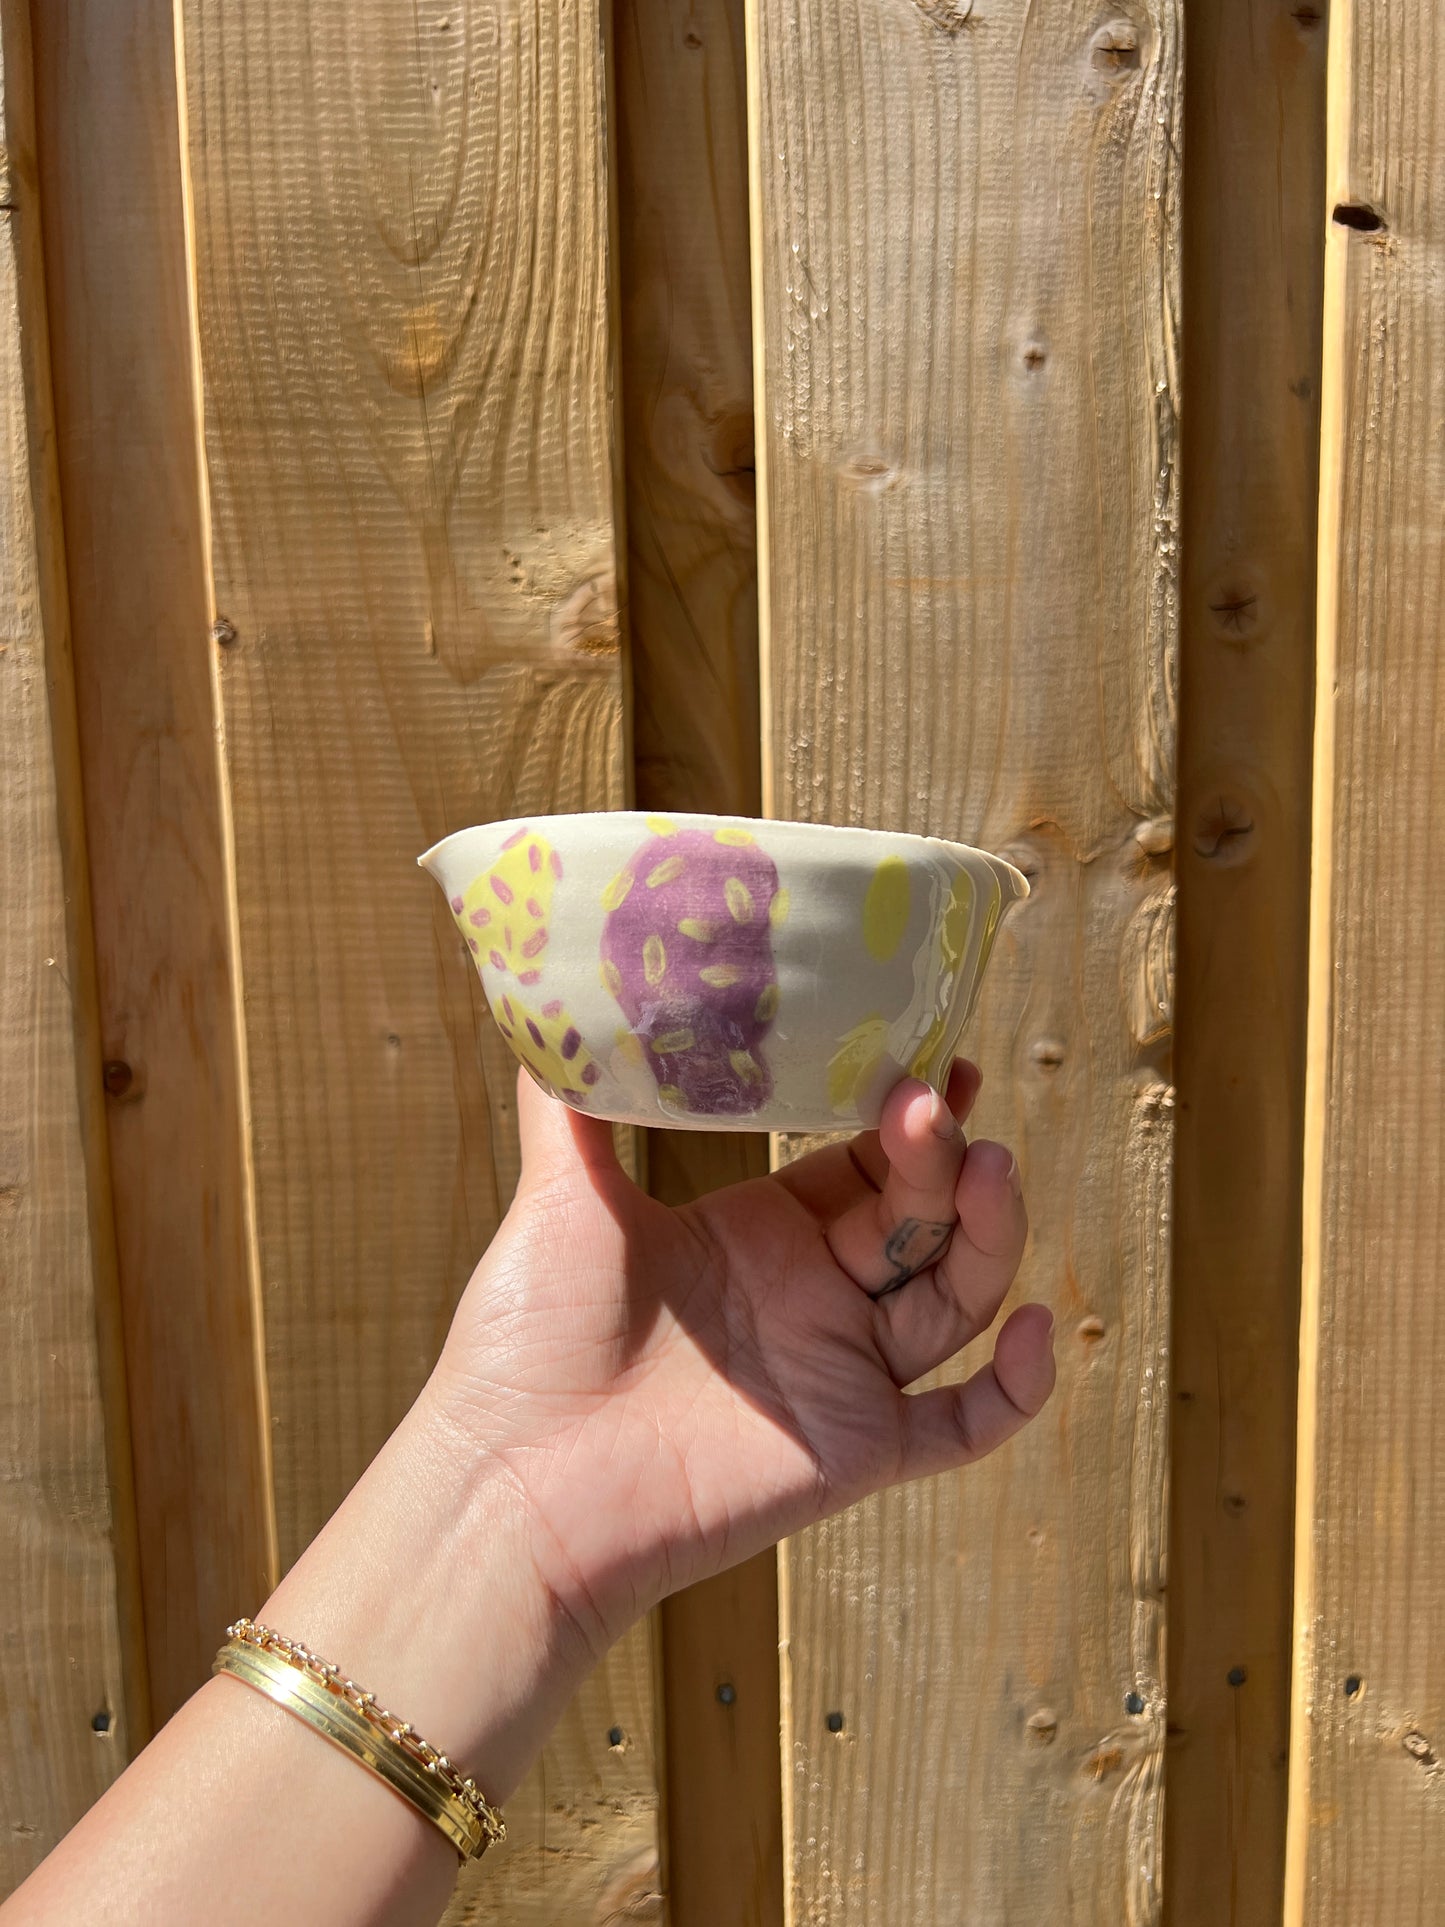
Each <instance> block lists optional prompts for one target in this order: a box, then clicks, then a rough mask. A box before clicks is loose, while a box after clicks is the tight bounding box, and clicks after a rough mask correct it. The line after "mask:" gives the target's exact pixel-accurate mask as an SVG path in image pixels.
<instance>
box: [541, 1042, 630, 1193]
mask: <svg viewBox="0 0 1445 1927" xmlns="http://www.w3.org/2000/svg"><path fill="white" fill-rule="evenodd" d="M517 1123H518V1126H519V1129H520V1131H521V1138H522V1187H523V1188H524V1189H530V1188H531V1187H532V1186H534V1185H537V1184H554V1183H555V1182H556V1181H557V1179H558V1178H560V1177H564V1176H566V1175H568V1174H573V1175H576V1174H581V1173H585V1174H586V1175H587V1176H589V1177H591V1178H594V1179H595V1178H602V1177H615V1176H620V1175H621V1166H620V1165H619V1164H618V1162H617V1149H616V1146H615V1145H614V1143H613V1141H612V1126H611V1125H610V1124H609V1123H608V1122H607V1121H606V1119H605V1118H600V1117H590V1116H589V1115H588V1114H587V1112H585V1111H574V1110H573V1109H572V1108H571V1106H570V1105H568V1104H564V1103H563V1102H562V1100H561V1099H560V1098H557V1097H553V1096H551V1095H550V1094H549V1093H548V1092H547V1091H545V1090H543V1088H542V1086H541V1085H540V1084H539V1083H537V1082H536V1080H535V1079H534V1078H533V1077H532V1075H531V1073H530V1072H529V1071H528V1070H527V1069H526V1068H525V1066H524V1067H523V1068H522V1069H521V1070H519V1071H518V1073H517Z"/></svg>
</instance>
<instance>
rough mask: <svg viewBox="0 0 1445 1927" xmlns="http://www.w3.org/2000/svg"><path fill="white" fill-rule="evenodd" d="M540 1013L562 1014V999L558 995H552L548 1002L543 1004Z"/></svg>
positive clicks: (558, 1015) (545, 1014) (548, 1015)
mask: <svg viewBox="0 0 1445 1927" xmlns="http://www.w3.org/2000/svg"><path fill="white" fill-rule="evenodd" d="M542 1015H543V1016H544V1017H560V1016H561V1015H562V999H561V998H560V997H554V998H553V999H552V1001H551V1003H550V1004H543V1006H542Z"/></svg>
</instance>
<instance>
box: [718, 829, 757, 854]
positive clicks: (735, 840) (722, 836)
mask: <svg viewBox="0 0 1445 1927" xmlns="http://www.w3.org/2000/svg"><path fill="white" fill-rule="evenodd" d="M752 840H753V839H752V837H751V836H750V835H749V834H748V832H747V831H746V830H734V829H727V830H714V832H713V842H714V843H730V844H732V846H733V847H734V848H735V849H743V848H745V847H746V846H747V845H748V844H749V843H751V842H752Z"/></svg>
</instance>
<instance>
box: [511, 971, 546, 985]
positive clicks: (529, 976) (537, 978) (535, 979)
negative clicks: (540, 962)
mask: <svg viewBox="0 0 1445 1927" xmlns="http://www.w3.org/2000/svg"><path fill="white" fill-rule="evenodd" d="M541 981H542V973H541V971H540V970H519V971H518V972H517V982H518V983H519V984H539V983H541Z"/></svg>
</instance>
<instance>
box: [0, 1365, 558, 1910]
mask: <svg viewBox="0 0 1445 1927" xmlns="http://www.w3.org/2000/svg"><path fill="white" fill-rule="evenodd" d="M255 1604H256V1602H253V1601H244V1600H242V1601H238V1602H237V1611H238V1613H239V1612H241V1611H243V1610H247V1609H253V1608H254V1607H255ZM256 1617H258V1618H260V1619H262V1620H263V1621H264V1622H265V1623H266V1624H267V1625H269V1626H272V1627H274V1628H275V1629H276V1630H277V1631H278V1632H282V1633H285V1634H286V1635H287V1636H288V1637H289V1638H292V1639H295V1640H299V1641H301V1642H302V1643H303V1644H305V1645H307V1646H308V1647H310V1648H311V1649H312V1650H313V1651H315V1652H318V1653H320V1654H322V1655H323V1656H324V1657H325V1658H327V1659H329V1660H332V1661H334V1662H335V1663H336V1664H337V1665H338V1666H339V1667H340V1668H341V1670H342V1671H343V1673H346V1674H349V1675H350V1677H352V1678H353V1679H355V1680H356V1681H357V1682H358V1683H359V1684H360V1685H362V1686H364V1687H366V1688H367V1689H368V1690H369V1691H371V1692H373V1693H374V1694H375V1695H376V1697H377V1699H378V1700H379V1701H380V1702H381V1703H382V1704H383V1705H385V1706H387V1707H389V1708H390V1709H391V1710H392V1711H393V1712H394V1713H396V1714H397V1715H398V1716H399V1717H400V1718H403V1719H406V1720H409V1721H410V1722H411V1724H412V1725H413V1727H414V1728H415V1729H416V1730H417V1731H418V1732H419V1733H421V1734H423V1735H424V1736H425V1737H426V1738H427V1739H429V1740H430V1741H432V1743H433V1744H434V1745H436V1746H438V1747H440V1748H442V1749H443V1750H444V1751H445V1752H446V1753H448V1754H449V1756H450V1757H451V1758H452V1759H453V1760H454V1761H455V1762H456V1763H457V1764H458V1765H460V1766H462V1767H464V1768H465V1769H466V1770H467V1771H468V1772H470V1773H471V1774H472V1776H473V1778H474V1779H475V1780H476V1782H477V1784H478V1785H479V1786H480V1787H481V1789H482V1791H483V1792H484V1793H485V1794H486V1795H487V1797H488V1798H489V1799H490V1800H492V1801H493V1802H494V1803H501V1802H502V1801H504V1800H505V1799H506V1798H507V1796H508V1795H509V1794H510V1793H511V1792H512V1791H513V1790H514V1789H515V1787H516V1786H517V1784H518V1782H519V1781H520V1780H521V1778H522V1777H523V1775H524V1774H525V1773H526V1771H527V1769H528V1767H529V1766H530V1764H531V1762H532V1760H533V1759H534V1758H535V1756H536V1754H537V1753H538V1752H539V1751H540V1748H541V1746H542V1743H543V1741H544V1739H545V1738H546V1735H547V1733H548V1731H549V1730H550V1728H551V1726H552V1724H553V1722H554V1721H555V1719H556V1717H557V1715H558V1713H559V1712H560V1711H561V1709H562V1707H563V1706H564V1705H565V1703H566V1701H567V1700H568V1698H569V1697H570V1696H571V1694H572V1692H573V1691H574V1690H575V1688H576V1686H577V1684H578V1683H579V1682H580V1680H581V1679H582V1677H583V1676H584V1675H585V1673H586V1671H587V1670H588V1668H589V1666H590V1665H591V1663H592V1660H593V1657H594V1653H593V1643H592V1638H591V1633H590V1629H584V1628H583V1627H581V1626H579V1624H578V1619H577V1616H576V1608H575V1605H574V1603H573V1602H570V1601H567V1600H565V1599H563V1598H562V1597H560V1596H559V1588H558V1587H557V1586H556V1585H555V1584H553V1583H552V1582H551V1581H550V1580H544V1579H543V1577H542V1575H541V1572H540V1569H539V1564H538V1560H537V1557H536V1546H535V1541H534V1528H533V1524H532V1520H531V1518H530V1515H529V1512H528V1509H527V1506H526V1503H525V1501H524V1500H523V1498H522V1496H521V1495H520V1493H519V1491H518V1489H517V1487H516V1486H515V1485H514V1484H513V1483H512V1482H511V1480H510V1479H509V1478H508V1477H507V1476H506V1475H505V1474H504V1473H503V1471H502V1470H501V1468H500V1467H499V1466H496V1465H495V1464H489V1463H488V1462H487V1461H485V1460H484V1459H481V1460H479V1459H478V1458H477V1456H476V1455H475V1454H474V1453H472V1452H469V1451H468V1450H467V1449H466V1448H465V1447H464V1446H462V1445H459V1444H458V1443H457V1442H456V1441H455V1440H454V1438H453V1437H452V1435H451V1433H450V1432H449V1431H448V1429H447V1428H446V1425H445V1422H444V1421H443V1420H441V1419H440V1417H439V1416H438V1414H437V1413H436V1411H435V1409H434V1407H433V1405H432V1403H431V1402H430V1400H429V1398H428V1397H427V1396H424V1397H423V1400H422V1401H421V1403H420V1404H419V1405H418V1406H417V1407H416V1408H415V1409H414V1410H413V1412H412V1413H411V1414H410V1415H409V1417H408V1418H407V1420H406V1421H405V1422H404V1423H403V1425H402V1426H401V1427H400V1428H399V1429H398V1431H397V1432H396V1434H395V1435H394V1436H393V1438H392V1439H391V1440H390V1441H389V1443H388V1444H387V1446H386V1447H385V1449H384V1450H383V1451H382V1453H381V1454H380V1456H379V1457H378V1458H377V1459H376V1460H375V1461H374V1463H373V1464H372V1466H371V1467H370V1469H369V1470H368V1471H367V1473H366V1475H365V1477H364V1478H363V1479H362V1480H361V1482H360V1483H359V1484H358V1485H357V1487H356V1488H355V1490H354V1491H353V1492H352V1493H351V1495H350V1497H349V1498H348V1499H347V1501H346V1503H345V1504H344V1505H343V1506H342V1508H341V1510H340V1511H339V1512H338V1513H337V1514H336V1516H335V1518H334V1519H333V1520H332V1521H331V1522H330V1524H329V1525H328V1526H327V1527H326V1529H325V1531H324V1532H323V1533H322V1534H321V1536H320V1537H319V1538H318V1539H317V1540H316V1541H315V1543H314V1544H313V1545H312V1546H311V1547H310V1548H309V1550H308V1551H307V1552H306V1554H305V1555H304V1556H303V1558H302V1559H301V1560H300V1561H299V1562H298V1563H297V1565H296V1566H295V1567H294V1568H293V1569H292V1571H291V1572H290V1573H288V1574H287V1576H286V1578H285V1579H284V1580H283V1581H282V1583H281V1585H280V1587H279V1588H278V1589H277V1591H276V1593H275V1594H274V1595H273V1597H272V1598H271V1599H270V1600H268V1601H267V1602H266V1603H265V1605H264V1607H263V1608H261V1609H260V1610H259V1611H257V1612H256ZM224 1630H225V1629H224V1628H223V1627H218V1628H217V1629H216V1640H217V1644H218V1645H219V1644H220V1643H221V1641H222V1639H223V1637H224ZM456 1874H457V1856H456V1854H455V1852H454V1850H453V1849H452V1848H451V1847H450V1846H449V1845H448V1844H447V1842H446V1841H445V1840H444V1839H443V1837H442V1835H441V1834H440V1833H439V1832H438V1831H437V1830H436V1828H435V1827H433V1826H432V1825H431V1824H430V1823H429V1822H428V1821H426V1820H424V1819H423V1818H422V1817H421V1816H420V1815H418V1814H417V1813H415V1812H414V1811H413V1809H412V1808H411V1807H409V1806H408V1805H407V1804H406V1803H405V1802H404V1801H403V1800H401V1799H400V1798H399V1797H398V1796H396V1795H395V1794H393V1793H392V1792H391V1791H390V1790H389V1789H388V1788H386V1787H384V1786H383V1785H382V1784H381V1783H380V1781H378V1780H376V1779H375V1778H373V1776H372V1775H371V1774H370V1773H368V1772H366V1771H365V1770H364V1769H363V1768H362V1767H361V1766H360V1765H359V1764H358V1763H357V1762H356V1761H355V1760H352V1759H349V1758H347V1757H346V1756H345V1755H344V1754H342V1753H341V1752H339V1751H337V1750H336V1749H335V1748H334V1747H332V1746H330V1745H328V1744H327V1743H326V1742H325V1741H324V1740H323V1739H322V1738H321V1737H320V1736H319V1735H318V1734H317V1733H315V1732H314V1731H312V1730H310V1729H309V1728H308V1727H306V1726H305V1725H303V1724H302V1722H301V1721H300V1720H298V1719H297V1718H295V1717H294V1716H293V1715H292V1714H290V1713H288V1712H286V1711H284V1710H283V1709H282V1708H281V1707H279V1706H276V1705H274V1704H273V1703H272V1702H271V1701H269V1700H267V1699H266V1698H264V1697H263V1696H262V1695H261V1694H259V1693H257V1692H255V1691H253V1690H252V1689H250V1688H249V1687H247V1686H244V1685H242V1684H241V1683H240V1682H239V1681H236V1680H233V1679H229V1678H218V1679H213V1680H211V1681H210V1682H208V1683H207V1684H206V1685H205V1686H204V1687H203V1688H202V1689H201V1691H200V1692H198V1693H197V1694H196V1695H195V1696H194V1698H192V1699H191V1700H190V1701H189V1702H188V1703H187V1704H186V1705H185V1706H184V1707H183V1708H182V1709H181V1711H180V1712H179V1713H178V1714H177V1715H176V1717H175V1718H174V1719H173V1720H172V1721H171V1722H170V1723H169V1725H168V1726H167V1727H166V1728H165V1729H164V1731H163V1732H162V1733H160V1734H159V1735H158V1736H157V1738H156V1740H155V1741H154V1742H153V1743H152V1745H151V1746H149V1747H148V1748H147V1749H146V1750H145V1752H144V1753H142V1754H141V1755H140V1757H139V1758H138V1759H137V1760H136V1761H135V1763H134V1764H133V1765H132V1766H131V1767H130V1768H129V1769H128V1770H127V1771H126V1773H125V1774H124V1775H122V1777H121V1779H120V1780H119V1781H117V1783H116V1785H115V1786H114V1787H112V1788H111V1790H110V1791H109V1792H108V1793H107V1794H106V1796H105V1797H104V1799H102V1800H101V1801H100V1802H98V1803H97V1805H96V1806H95V1807H94V1808H93V1809H92V1810H91V1812H90V1813H89V1814H88V1815H87V1816H86V1817H85V1819H84V1820H82V1821H81V1823H80V1824H79V1825H78V1826H77V1827H76V1828H75V1829H74V1831H73V1832H72V1833H71V1834H70V1835H69V1836H68V1837H67V1838H66V1839H65V1840H64V1841H63V1842H62V1843H61V1845H60V1846H59V1847H58V1848H57V1849H56V1851H55V1852H54V1853H53V1854H52V1855H51V1856H50V1858H49V1859H48V1860H47V1861H46V1862H45V1863H44V1865H43V1866H42V1867H41V1868H40V1869H39V1870H38V1871H37V1873H36V1874H35V1875H34V1876H33V1877H32V1878H31V1880H30V1881H28V1882H27V1883H26V1884H25V1886H24V1887H22V1888H21V1889H20V1890H19V1892H18V1893H17V1894H16V1895H15V1897H14V1899H13V1900H12V1901H11V1903H10V1905H9V1906H8V1907H7V1908H6V1909H4V1920H5V1923H6V1927H11V1922H12V1920H13V1922H14V1924H15V1927H20V1923H21V1922H24V1921H28V1920H35V1921H40V1920H44V1921H45V1922H47V1923H55V1922H58V1921H63V1920H68V1919H75V1920H81V1919H96V1918H102V1917H103V1918H105V1919H107V1920H109V1921H112V1922H122V1921H137V1922H140V1921H145V1922H153V1921H157V1920H183V1919H191V1918H196V1917H197V1900H198V1896H204V1911H205V1917H206V1919H207V1920H208V1921H211V1922H216V1923H218V1924H219V1923H225V1922H229V1921H236V1922H240V1921H247V1922H254V1921H256V1920H264V1919H274V1920H305V1921H307V1922H308V1923H311V1922H315V1923H327V1922H337V1923H342V1922H345V1923H353V1922H359V1921H378V1922H380V1921H386V1922H398V1923H400V1922H411V1921H416V1922H423V1921H433V1920H435V1919H436V1918H437V1916H438V1915H439V1914H440V1912H441V1911H442V1908H443V1906H444V1904H445V1902H446V1898H447V1895H448V1893H449V1892H450V1890H451V1886H452V1883H453V1882H454V1881H455V1879H456Z"/></svg>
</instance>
